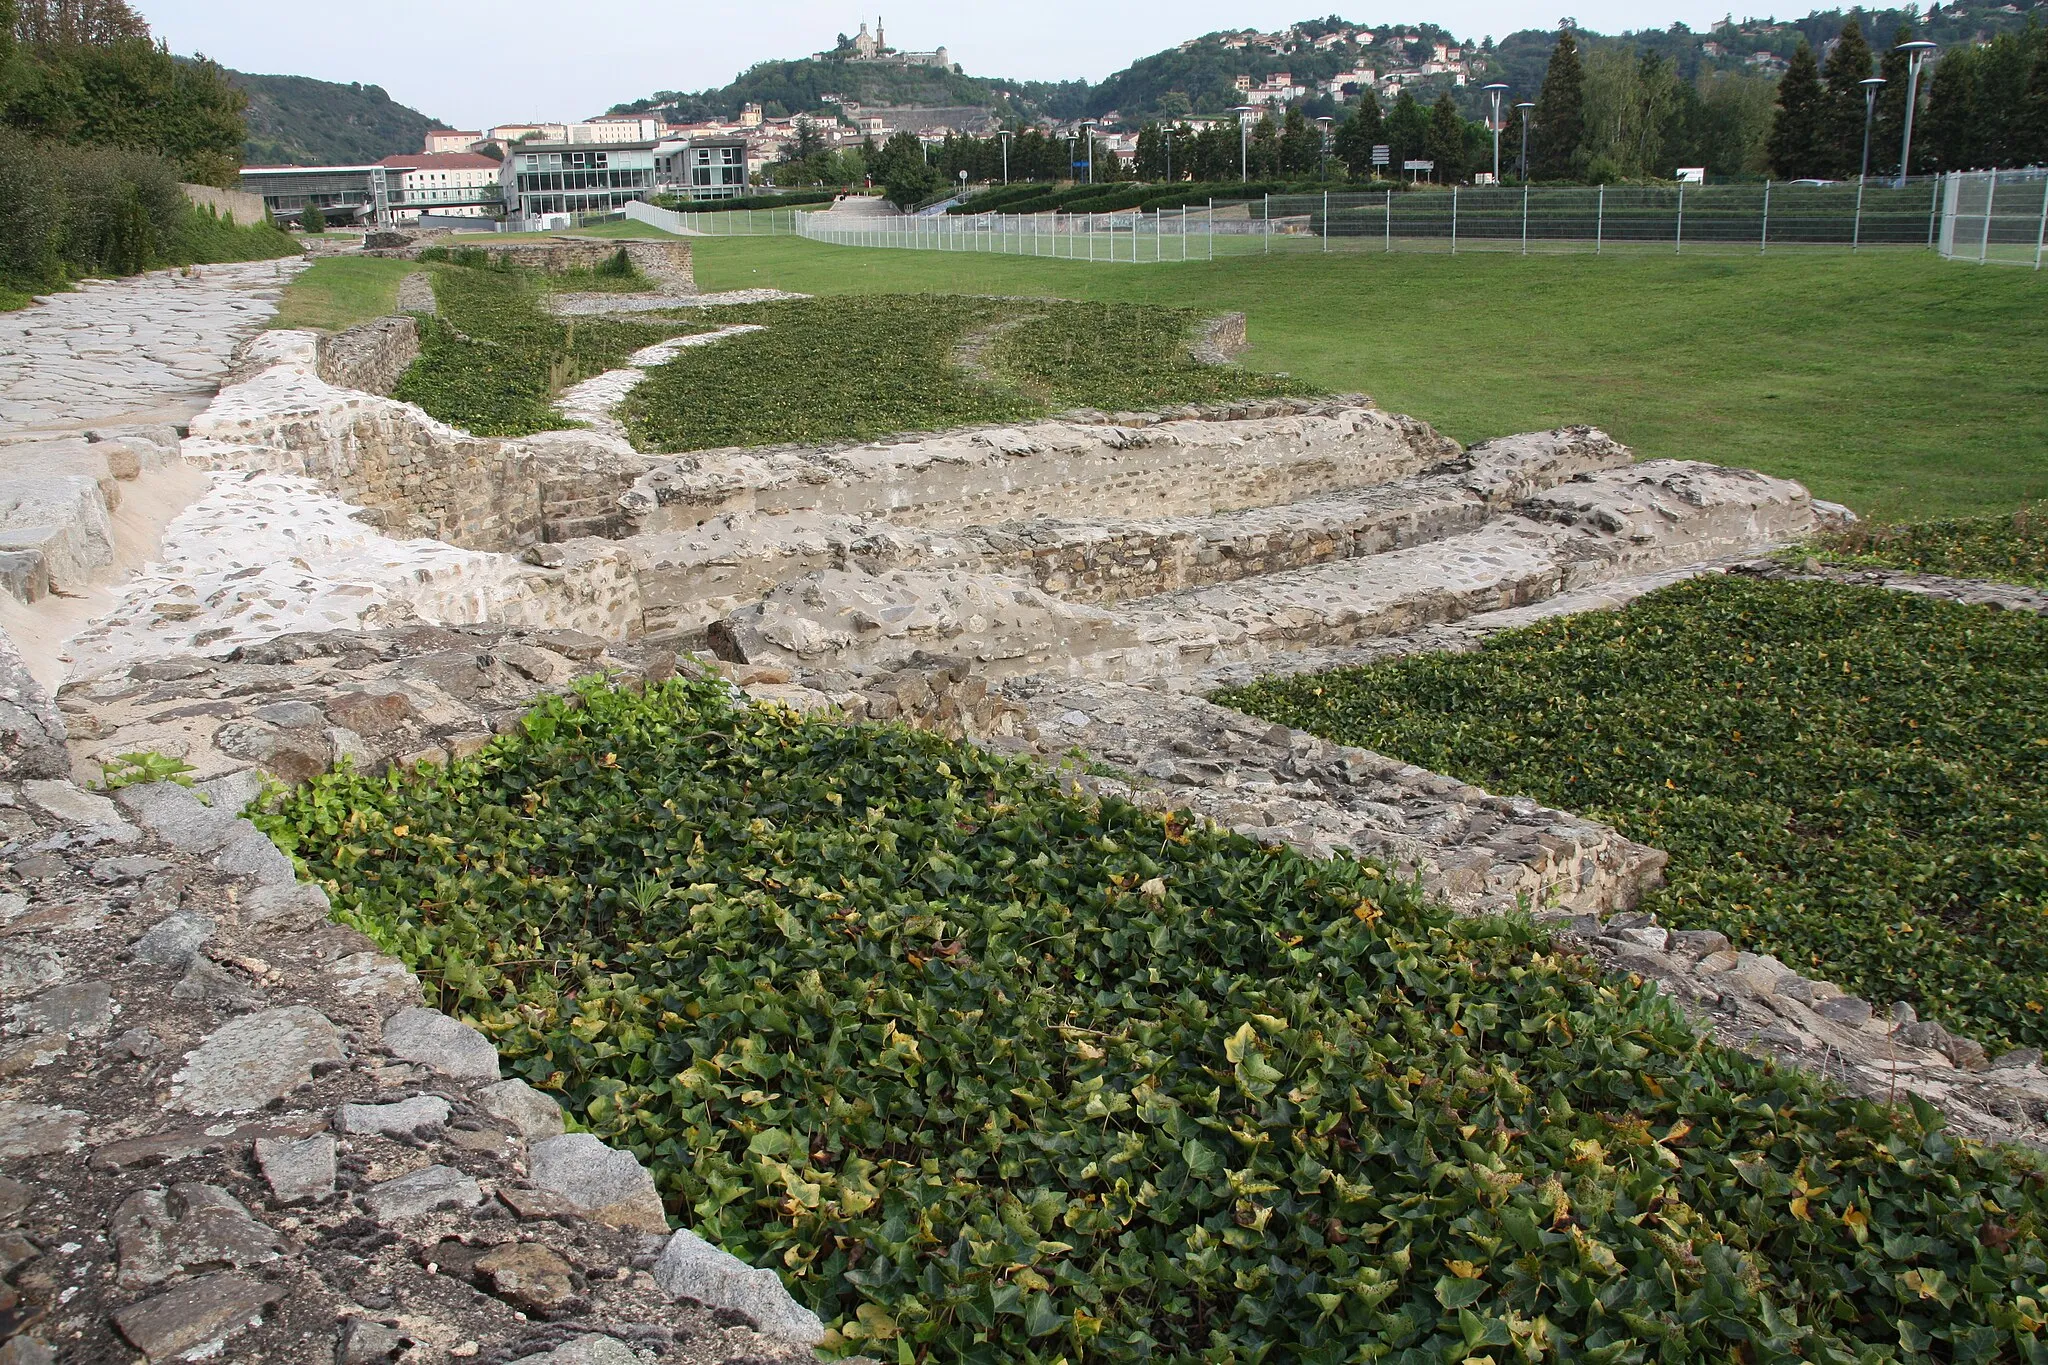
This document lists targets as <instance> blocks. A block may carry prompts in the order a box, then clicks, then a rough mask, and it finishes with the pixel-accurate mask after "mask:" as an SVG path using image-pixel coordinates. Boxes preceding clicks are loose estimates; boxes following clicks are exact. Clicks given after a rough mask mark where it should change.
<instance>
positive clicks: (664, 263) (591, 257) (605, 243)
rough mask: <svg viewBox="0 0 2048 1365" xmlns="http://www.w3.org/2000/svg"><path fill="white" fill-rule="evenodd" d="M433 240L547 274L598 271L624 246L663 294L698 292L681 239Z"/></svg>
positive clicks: (411, 249)
mask: <svg viewBox="0 0 2048 1365" xmlns="http://www.w3.org/2000/svg"><path fill="white" fill-rule="evenodd" d="M421 245H427V244H421ZM431 245H434V246H445V247H451V248H458V249H459V248H462V247H475V248H478V249H480V250H483V251H488V252H490V253H491V254H492V255H493V256H501V257H504V258H505V259H507V260H510V261H511V262H512V263H513V264H514V265H517V266H521V267H524V268H525V269H528V270H538V271H541V272H543V273H545V274H549V275H559V274H561V273H562V272H563V271H566V270H594V269H596V268H597V267H598V266H600V265H603V264H604V263H605V262H606V261H609V260H611V259H612V258H613V257H614V256H616V255H618V254H619V252H620V251H621V250H623V251H624V252H625V253H626V257H627V259H629V260H631V261H632V262H633V264H634V266H635V267H636V268H637V269H638V270H639V271H640V273H641V274H643V275H645V276H647V277H648V278H649V279H652V280H657V281H659V282H660V283H661V285H662V288H663V292H664V293H670V294H694V293H696V292H697V280H696V274H695V271H694V269H693V267H692V265H691V261H690V243H689V242H688V241H686V240H682V239H669V240H659V241H641V240H638V239H634V238H616V239H615V238H598V237H551V238H549V239H548V240H547V241H545V242H497V241H492V240H491V239H490V238H487V237H479V236H464V237H462V238H459V239H458V238H453V237H447V238H441V239H438V240H436V241H434V242H433V243H431ZM420 249H421V246H420V245H416V246H413V247H409V248H407V249H406V252H405V254H407V255H410V256H417V255H418V254H419V251H420Z"/></svg>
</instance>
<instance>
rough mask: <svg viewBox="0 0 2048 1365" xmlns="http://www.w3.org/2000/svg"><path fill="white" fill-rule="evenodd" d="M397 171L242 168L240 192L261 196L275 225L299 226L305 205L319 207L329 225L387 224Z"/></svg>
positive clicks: (373, 168) (370, 167)
mask: <svg viewBox="0 0 2048 1365" xmlns="http://www.w3.org/2000/svg"><path fill="white" fill-rule="evenodd" d="M398 178H399V177H398V172H396V171H393V170H391V169H390V168H388V167H386V166H384V165H382V164H376V165H366V166H244V167H242V179H241V189H242V191H243V192H244V193H245V194H256V195H261V196H262V197H263V207H265V208H266V209H268V210H270V216H271V217H272V218H274V219H276V220H277V221H279V222H297V221H300V220H301V218H302V216H303V215H304V213H305V211H306V207H307V205H309V204H317V205H318V206H319V207H320V212H321V215H322V216H323V217H325V218H326V219H327V221H328V222H330V223H357V222H370V223H376V224H387V223H389V222H390V221H391V207H392V203H391V201H392V197H393V195H394V194H395V193H396V191H397V189H398Z"/></svg>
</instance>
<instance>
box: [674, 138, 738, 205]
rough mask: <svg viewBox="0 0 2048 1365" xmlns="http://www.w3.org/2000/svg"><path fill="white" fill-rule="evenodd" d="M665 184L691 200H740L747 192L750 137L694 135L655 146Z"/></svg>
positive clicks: (675, 192)
mask: <svg viewBox="0 0 2048 1365" xmlns="http://www.w3.org/2000/svg"><path fill="white" fill-rule="evenodd" d="M654 150H655V164H654V169H655V173H656V178H657V179H658V180H659V181H660V183H661V187H662V188H663V189H664V190H667V191H668V192H670V193H672V194H680V195H684V196H687V197H688V198H691V199H737V198H739V197H740V196H741V195H743V194H745V193H746V192H747V140H746V139H745V138H742V137H693V138H691V139H690V140H689V141H688V142H664V143H662V144H661V145H660V146H659V147H656V148H655V149H654Z"/></svg>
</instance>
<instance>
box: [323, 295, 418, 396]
mask: <svg viewBox="0 0 2048 1365" xmlns="http://www.w3.org/2000/svg"><path fill="white" fill-rule="evenodd" d="M419 355H420V325H419V319H417V318H415V317H412V316H410V315H401V316H396V317H388V318H372V319H370V321H368V322H364V323H359V324H357V325H356V326H354V327H351V328H349V329H348V330H347V331H345V332H336V333H335V334H333V335H332V336H323V337H322V338H320V343H319V359H318V369H319V373H320V377H321V378H322V379H324V380H326V381H327V382H328V383H330V384H332V385H334V386H335V387H336V388H338V389H357V390H360V391H361V392H363V393H374V394H376V395H378V396H379V397H382V398H388V397H390V395H391V391H392V390H393V389H395V388H397V387H398V381H399V379H400V377H401V376H403V375H404V374H405V371H406V369H407V367H408V366H410V365H411V364H412V363H413V361H415V360H417V359H419Z"/></svg>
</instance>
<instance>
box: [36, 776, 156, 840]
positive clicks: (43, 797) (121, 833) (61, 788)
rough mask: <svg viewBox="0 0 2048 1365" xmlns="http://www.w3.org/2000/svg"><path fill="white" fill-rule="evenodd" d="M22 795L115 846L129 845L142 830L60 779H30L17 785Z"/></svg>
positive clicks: (105, 802)
mask: <svg viewBox="0 0 2048 1365" xmlns="http://www.w3.org/2000/svg"><path fill="white" fill-rule="evenodd" d="M21 791H22V795H24V796H26V797H28V799H29V800H30V801H32V802H34V803H35V804H36V805H37V806H40V807H41V808H42V809H43V810H45V811H47V812H48V813H49V814H51V815H54V816H55V817H56V818H57V819H59V820H62V821H63V822H64V823H65V824H67V825H83V826H85V827H86V828H88V829H90V830H92V831H94V832H95V833H96V834H98V835H99V837H101V838H104V839H110V840H112V841H113V842H114V843H117V844H132V843H134V842H135V841H136V840H137V839H140V838H141V837H142V831H141V830H139V829H137V828H135V826H133V825H131V824H129V823H128V822H127V821H126V820H124V819H122V818H121V812H120V811H119V810H117V809H115V807H114V803H113V802H111V801H109V800H107V798H106V797H104V796H100V795H98V794H96V793H94V792H89V791H85V790H82V789H81V788H79V787H78V786H77V785H76V784H74V783H70V782H65V781H63V780H61V779H40V778H38V779H33V780H31V781H27V782H24V783H22V784H21Z"/></svg>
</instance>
